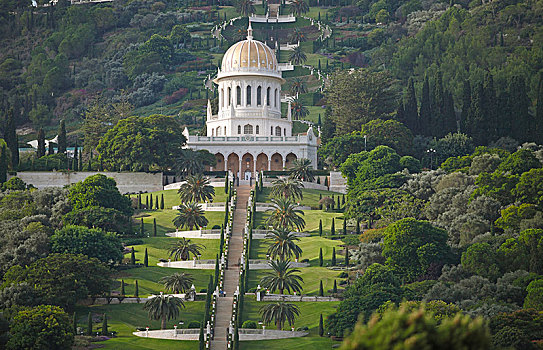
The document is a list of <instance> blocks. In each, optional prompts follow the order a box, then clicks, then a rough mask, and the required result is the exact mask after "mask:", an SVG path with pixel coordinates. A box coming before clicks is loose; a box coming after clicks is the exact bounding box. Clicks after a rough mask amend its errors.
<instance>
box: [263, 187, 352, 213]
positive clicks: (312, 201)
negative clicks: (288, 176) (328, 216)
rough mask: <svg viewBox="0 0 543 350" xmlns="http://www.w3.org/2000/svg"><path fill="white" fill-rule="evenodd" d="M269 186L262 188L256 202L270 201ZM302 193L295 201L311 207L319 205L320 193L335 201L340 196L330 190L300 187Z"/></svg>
mask: <svg viewBox="0 0 543 350" xmlns="http://www.w3.org/2000/svg"><path fill="white" fill-rule="evenodd" d="M270 191H271V188H270V187H264V188H263V189H262V193H259V194H258V196H257V199H256V201H257V202H268V203H269V202H271V198H272V196H271V195H270ZM302 194H303V196H304V198H303V199H302V200H297V201H296V202H297V203H300V204H301V205H303V206H308V207H312V208H318V207H319V200H320V199H319V198H320V195H322V196H323V197H326V196H328V197H332V196H334V200H336V201H337V197H338V196H340V199H341V196H342V194H341V193H338V192H332V191H326V190H314V189H309V188H304V189H302Z"/></svg>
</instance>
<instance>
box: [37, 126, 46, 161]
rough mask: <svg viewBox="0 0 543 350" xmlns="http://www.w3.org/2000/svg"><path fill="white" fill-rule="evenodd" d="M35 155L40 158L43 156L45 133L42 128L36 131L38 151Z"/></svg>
mask: <svg viewBox="0 0 543 350" xmlns="http://www.w3.org/2000/svg"><path fill="white" fill-rule="evenodd" d="M36 155H37V156H38V158H41V157H43V156H44V155H45V132H44V131H43V128H40V130H39V131H38V150H37V153H36Z"/></svg>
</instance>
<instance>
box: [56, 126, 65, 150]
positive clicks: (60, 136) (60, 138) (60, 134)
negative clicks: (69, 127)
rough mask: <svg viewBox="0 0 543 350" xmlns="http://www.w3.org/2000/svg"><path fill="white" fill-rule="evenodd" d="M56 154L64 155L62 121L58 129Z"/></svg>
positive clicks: (63, 127)
mask: <svg viewBox="0 0 543 350" xmlns="http://www.w3.org/2000/svg"><path fill="white" fill-rule="evenodd" d="M57 141H58V151H57V152H58V153H66V125H65V123H64V119H62V120H61V121H60V125H59V127H58V139H57Z"/></svg>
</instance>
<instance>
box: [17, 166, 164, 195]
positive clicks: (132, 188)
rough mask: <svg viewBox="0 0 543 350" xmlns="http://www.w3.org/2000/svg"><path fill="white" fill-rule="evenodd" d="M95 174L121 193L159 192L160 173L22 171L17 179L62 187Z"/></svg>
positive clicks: (44, 186) (43, 185) (39, 186)
mask: <svg viewBox="0 0 543 350" xmlns="http://www.w3.org/2000/svg"><path fill="white" fill-rule="evenodd" d="M95 174H104V175H105V176H107V177H112V178H113V179H115V181H116V182H117V188H118V189H119V191H120V192H121V193H137V192H154V191H161V190H162V189H163V187H162V173H154V174H151V173H129V172H123V173H119V172H97V171H80V172H60V171H24V172H18V173H17V177H19V178H20V179H21V180H23V181H24V182H26V183H27V184H32V185H34V186H35V187H37V188H40V189H42V188H47V187H64V186H66V185H70V184H74V183H76V182H79V181H83V180H85V179H86V178H87V177H89V176H92V175H95Z"/></svg>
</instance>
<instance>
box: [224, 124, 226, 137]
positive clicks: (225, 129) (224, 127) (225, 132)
mask: <svg viewBox="0 0 543 350" xmlns="http://www.w3.org/2000/svg"><path fill="white" fill-rule="evenodd" d="M224 136H226V126H225V127H224Z"/></svg>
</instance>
